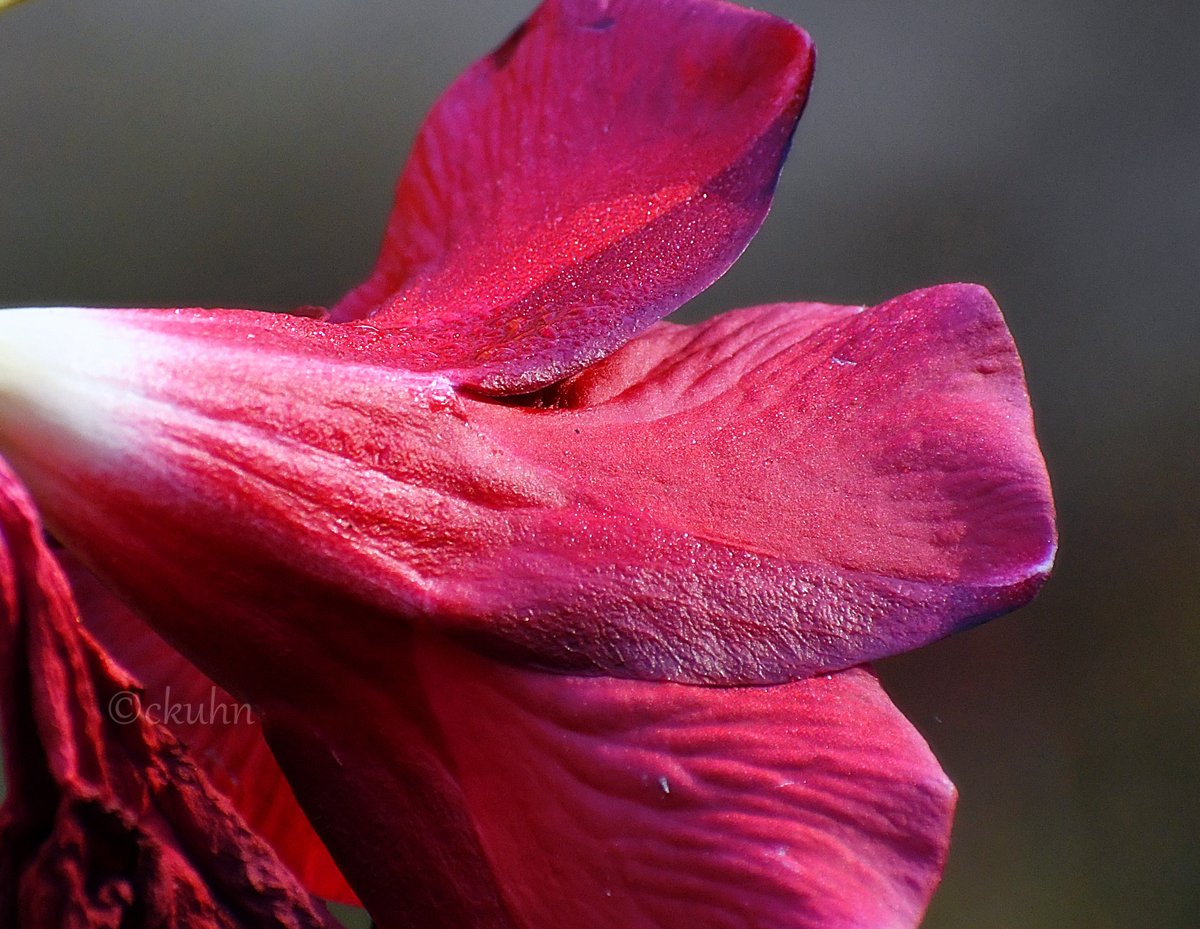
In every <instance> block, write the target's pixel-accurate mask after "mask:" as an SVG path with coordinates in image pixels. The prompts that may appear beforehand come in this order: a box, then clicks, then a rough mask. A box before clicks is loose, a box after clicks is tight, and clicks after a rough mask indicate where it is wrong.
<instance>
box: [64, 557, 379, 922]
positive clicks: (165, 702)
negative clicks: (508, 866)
mask: <svg viewBox="0 0 1200 929" xmlns="http://www.w3.org/2000/svg"><path fill="white" fill-rule="evenodd" d="M58 560H59V562H60V564H61V565H62V567H63V569H64V570H65V572H66V574H67V577H68V578H69V580H70V582H71V589H72V592H73V593H74V595H75V601H76V603H77V604H78V607H79V615H80V618H81V620H82V621H83V625H84V628H86V629H87V630H88V632H89V633H91V634H92V635H93V636H94V637H95V638H96V640H97V642H98V644H99V645H100V646H101V647H102V648H103V649H104V650H105V651H106V652H107V653H108V655H109V657H111V658H113V659H114V660H115V661H116V662H117V663H118V664H120V665H121V667H122V668H124V669H125V670H126V671H128V672H129V673H130V674H131V675H132V676H133V677H135V678H137V680H138V682H139V684H140V685H141V687H142V691H141V694H140V698H139V705H140V707H141V710H142V712H146V713H150V715H151V716H152V717H154V721H156V722H160V723H162V725H163V726H165V727H166V728H167V729H169V730H170V731H171V734H172V735H174V736H175V737H176V738H177V739H179V741H180V742H182V743H183V745H184V746H185V747H186V749H187V751H188V754H189V755H190V757H191V758H192V760H193V761H194V762H195V763H196V764H197V765H198V766H199V767H200V768H201V769H202V770H203V771H204V773H205V774H206V775H207V776H208V778H209V780H210V781H211V782H212V784H213V786H214V787H216V788H217V789H218V790H220V791H221V792H222V793H223V794H224V795H225V796H226V797H228V798H229V799H230V800H231V801H232V802H233V805H234V807H235V808H236V809H237V811H238V813H239V814H241V817H242V819H244V820H245V821H246V823H247V825H249V826H250V828H251V829H253V830H254V831H255V832H256V833H257V834H258V835H259V836H260V837H261V838H263V839H265V840H266V841H267V842H268V843H269V844H270V846H271V847H272V848H273V849H274V850H275V853H276V854H277V855H278V856H279V858H280V860H281V861H282V862H283V863H284V864H285V865H287V867H288V869H289V870H291V872H292V873H293V874H295V875H296V876H297V877H298V878H300V880H301V881H303V882H304V885H305V886H306V887H307V888H308V889H309V890H310V891H311V892H312V893H314V894H316V895H317V896H319V897H324V898H325V899H327V900H336V901H337V902H339V903H346V904H351V905H354V904H357V903H358V899H357V898H356V897H355V896H354V892H353V891H352V890H350V887H349V886H348V885H347V884H346V879H345V878H344V877H342V875H341V872H340V871H338V869H337V865H335V864H334V862H333V859H332V858H330V857H329V852H328V850H327V849H326V848H325V846H324V844H323V843H322V842H321V840H320V839H319V838H318V837H317V834H316V833H315V832H314V831H313V828H312V825H311V824H310V823H309V822H308V819H307V817H306V816H305V815H304V812H303V811H302V810H301V809H300V806H299V804H297V803H296V797H295V795H294V794H293V793H292V789H291V787H290V786H289V785H288V783H287V780H286V779H285V778H284V776H283V772H282V771H280V770H279V765H278V764H277V763H276V761H275V758H274V756H272V754H271V750H270V749H269V748H268V747H267V743H266V740H265V739H264V738H263V734H262V721H261V720H260V719H259V717H258V715H257V714H256V713H254V712H253V710H252V709H251V708H250V707H249V706H248V705H246V704H244V703H239V702H237V701H236V700H234V698H233V697H232V696H230V695H229V694H228V693H227V692H226V691H225V690H223V689H222V688H220V687H218V686H217V685H216V684H215V683H214V682H213V681H212V680H211V679H210V678H208V677H206V676H205V675H204V674H203V673H201V671H200V670H199V669H198V668H197V667H196V666H195V665H193V664H192V663H191V662H190V661H188V660H187V659H186V658H184V657H183V655H181V654H180V653H179V652H177V651H175V649H173V648H171V646H170V645H168V644H167V643H166V642H165V641H163V639H162V637H161V636H159V635H158V633H156V632H155V631H154V630H153V629H151V628H150V627H149V626H148V625H146V623H145V622H144V621H143V620H142V619H141V618H140V617H138V616H137V615H136V614H135V613H134V612H133V611H132V610H131V609H129V607H127V606H126V605H125V604H124V603H122V602H121V601H120V600H118V599H117V598H116V597H115V596H113V594H112V593H110V592H109V591H108V590H107V589H106V588H105V587H104V586H103V585H102V584H101V583H100V582H99V580H97V579H96V577H95V576H94V575H93V574H92V573H91V572H90V571H88V570H87V569H86V568H84V567H83V565H82V564H80V563H79V561H78V560H77V559H76V558H74V556H72V555H71V554H70V553H69V552H66V551H63V552H60V553H58Z"/></svg>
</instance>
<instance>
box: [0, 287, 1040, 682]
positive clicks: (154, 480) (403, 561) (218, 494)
mask: <svg viewBox="0 0 1200 929" xmlns="http://www.w3.org/2000/svg"><path fill="white" fill-rule="evenodd" d="M392 348H393V344H392V342H391V339H390V336H389V335H388V334H387V333H385V332H367V331H364V330H363V329H361V328H359V327H353V326H344V325H338V324H332V323H326V322H321V321H317V320H311V319H298V318H289V317H276V316H267V315H265V314H256V313H252V312H244V311H182V310H180V311H174V312H155V311H87V310H48V311H47V310H24V311H9V312H7V313H4V314H0V447H3V448H4V449H5V452H6V454H8V455H9V456H10V460H12V461H13V462H14V463H15V464H16V465H17V467H18V468H19V469H20V470H21V473H22V475H23V476H24V477H25V478H26V480H27V481H28V482H29V484H30V486H31V488H32V489H33V491H34V493H35V496H37V498H38V499H39V502H40V503H41V505H42V507H43V509H44V512H45V513H46V514H47V519H48V521H49V522H50V523H51V524H52V525H53V527H54V529H55V532H56V534H57V535H58V536H59V537H60V538H62V539H63V540H64V541H66V542H68V543H69V544H70V545H72V546H73V547H74V548H75V549H76V550H77V551H78V552H80V553H81V554H82V555H83V556H84V557H85V559H86V560H87V561H88V562H89V565H90V566H91V567H92V568H94V569H95V570H96V571H97V572H98V573H99V574H100V575H101V576H103V577H105V578H106V579H107V581H108V582H109V583H110V584H111V585H113V586H114V588H115V589H118V590H121V591H122V592H123V594H125V595H128V597H129V598H130V600H131V602H133V603H135V604H136V605H137V606H138V609H139V611H140V612H141V613H142V615H145V616H147V617H148V618H149V619H150V620H151V621H152V622H154V623H155V625H156V627H157V628H159V629H160V630H162V631H163V632H164V634H166V635H167V637H168V638H169V639H170V640H171V641H172V643H173V644H174V645H175V646H176V647H179V648H181V649H182V650H183V651H184V652H185V653H186V654H187V655H188V656H189V657H190V658H192V659H194V660H195V661H196V662H197V663H198V664H199V665H200V667H201V668H202V669H203V670H204V671H205V672H206V673H207V674H209V676H211V677H214V678H215V679H217V680H218V681H220V682H221V683H222V684H224V685H226V686H227V687H229V688H230V689H231V690H233V691H234V692H235V693H238V695H239V696H240V697H242V698H243V699H245V698H251V699H257V696H256V694H257V693H258V692H259V691H261V692H262V695H263V697H264V698H265V697H266V696H267V695H268V694H273V695H275V696H277V697H280V698H281V699H289V698H288V697H283V696H282V693H283V691H285V690H286V691H294V690H297V689H298V687H297V681H300V682H301V683H302V682H303V680H305V679H307V678H298V677H297V669H306V670H315V669H319V668H330V669H337V670H339V671H340V670H352V671H353V673H356V674H360V675H367V676H368V677H369V676H372V675H389V674H390V673H391V671H390V666H389V649H388V647H387V645H386V644H383V645H381V643H388V642H390V641H391V640H392V639H393V637H394V636H395V635H396V631H397V629H399V628H401V627H411V628H416V629H420V628H431V627H432V628H439V629H441V630H443V631H445V632H448V633H450V634H452V635H454V636H456V637H458V638H459V639H461V640H465V641H470V642H472V643H474V644H476V645H477V646H480V647H482V648H485V649H487V650H489V651H491V652H493V653H495V654H503V655H507V656H509V657H512V658H519V659H520V660H522V661H524V662H533V663H535V664H541V665H544V666H547V667H551V668H557V669H560V670H573V671H580V672H588V673H594V672H606V673H614V674H618V675H623V676H633V677H651V678H667V679H675V680H692V681H709V682H733V683H763V682H776V681H782V680H787V679H791V678H795V677H798V676H803V675H806V674H810V673H813V672H818V671H826V670H834V669H838V668H843V667H848V666H851V665H854V664H857V663H860V662H862V661H865V660H869V659H871V658H875V657H879V656H882V655H887V654H892V653H895V652H898V651H903V650H905V649H908V648H912V647H915V646H917V645H919V644H922V643H924V642H927V641H930V640H931V639H934V638H937V637H939V636H942V635H945V634H946V633H948V632H951V631H953V630H955V629H958V628H962V627H963V626H965V625H969V624H971V623H974V622H977V621H980V620H982V619H984V618H987V617H989V616H992V615H995V614H997V613H999V612H1003V611H1005V610H1007V609H1011V608H1013V607H1015V606H1017V605H1020V604H1021V603H1023V602H1024V601H1025V600H1027V599H1028V598H1029V597H1031V596H1032V595H1033V593H1034V592H1035V591H1036V589H1037V588H1038V586H1039V585H1040V583H1041V581H1042V580H1043V579H1044V578H1045V576H1046V573H1047V571H1048V570H1049V566H1050V561H1051V559H1052V556H1053V551H1054V526H1053V506H1052V502H1051V499H1050V491H1049V484H1048V481H1047V478H1046V472H1045V467H1044V465H1043V463H1042V460H1041V456H1040V454H1039V452H1038V448H1037V444H1036V440H1035V438H1034V435H1033V430H1032V424H1031V418H1030V412H1029V405H1028V400H1027V397H1026V394H1025V387H1024V382H1023V377H1022V372H1021V367H1020V361H1019V359H1018V358H1017V355H1016V351H1015V349H1014V347H1013V344H1012V340H1011V338H1010V337H1009V335H1008V332H1007V330H1006V329H1005V327H1004V323H1003V320H1002V318H1001V316H1000V314H999V311H998V310H997V308H996V306H995V304H994V303H993V302H992V300H991V298H990V297H989V296H988V295H987V293H986V291H983V290H982V289H980V288H976V287H971V286H966V285H947V286H945V287H939V288H933V289H931V290H926V291H918V292H916V293H914V294H910V295H907V296H905V297H901V298H897V299H896V300H893V301H889V302H888V303H885V304H882V305H880V306H878V307H875V308H873V309H870V310H862V309H861V308H836V307H828V306H824V305H820V306H813V305H809V304H800V305H780V306H773V307H765V308H756V309H752V310H746V311H742V312H740V313H737V314H732V315H730V316H727V317H722V318H719V319H717V320H714V321H712V322H710V323H707V324H704V325H702V326H698V327H694V328H679V327H671V326H663V327H660V328H659V329H657V330H655V331H654V332H653V333H651V334H649V335H647V336H646V337H644V338H643V339H639V340H637V341H635V342H634V343H632V344H631V345H629V346H628V347H627V348H626V349H624V350H623V351H622V352H619V353H618V354H617V355H615V356H613V357H612V359H611V360H610V361H608V362H606V363H604V364H602V365H600V366H597V367H595V368H593V369H589V371H588V372H587V373H586V374H584V375H583V376H581V377H580V378H578V379H576V380H574V381H571V382H568V383H567V384H565V385H562V386H561V387H558V388H555V389H553V390H551V391H547V392H545V393H544V394H543V395H542V396H540V397H539V398H536V399H538V400H539V401H540V402H541V403H543V404H544V405H543V406H542V407H535V406H515V405H510V404H500V403H495V402H489V401H485V400H482V399H478V398H473V397H471V396H469V395H464V394H460V393H458V392H456V391H455V390H454V389H453V387H452V385H451V384H450V383H449V382H448V381H447V380H446V379H445V378H444V377H441V376H440V375H421V374H417V373H413V372H405V371H402V370H397V369H396V367H395V365H394V364H393V360H392V357H391V351H392ZM351 615H353V616H355V617H357V621H356V622H354V623H347V622H344V621H340V620H339V619H338V617H343V616H351ZM225 635H232V636H236V641H238V643H239V645H240V647H239V648H238V649H236V650H234V649H229V648H225V647H224V641H225V640H224V636H225ZM309 676H310V677H311V675H309ZM296 698H297V699H303V700H310V699H312V697H311V696H310V695H308V694H307V692H305V693H303V694H297V695H296Z"/></svg>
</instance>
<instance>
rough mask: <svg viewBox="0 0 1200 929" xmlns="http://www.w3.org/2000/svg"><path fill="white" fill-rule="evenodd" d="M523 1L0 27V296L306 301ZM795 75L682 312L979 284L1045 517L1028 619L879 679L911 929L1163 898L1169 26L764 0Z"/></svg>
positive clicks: (1170, 734) (1189, 422)
mask: <svg viewBox="0 0 1200 929" xmlns="http://www.w3.org/2000/svg"><path fill="white" fill-rule="evenodd" d="M531 5H532V4H531V3H529V2H524V0H506V2H489V3H478V2H469V0H419V2H418V0H413V2H399V0H397V2H386V3H385V2H374V3H369V2H337V3H335V2H323V3H322V2H315V0H288V2H278V0H271V2H268V0H257V2H245V0H238V2H233V0H206V2H198V0H186V2H184V0H158V2H153V3H149V2H146V0H136V2H135V0H31V2H29V3H27V4H26V5H24V6H21V7H18V8H16V9H15V10H13V11H10V12H9V13H7V14H5V15H3V16H0V306H3V305H21V304H53V303H69V304H70V303H82V304H125V305H137V304H151V305H196V304H209V305H239V306H265V307H285V306H289V305H293V304H299V303H327V302H329V301H332V300H333V299H335V298H336V297H337V296H338V295H339V294H340V293H341V292H342V291H343V290H345V289H346V288H347V287H348V286H350V285H351V284H352V283H354V282H356V281H357V280H359V279H360V278H362V277H363V276H364V275H365V274H366V273H367V271H368V269H369V267H370V266H371V264H372V261H373V258H374V255H375V250H376V245H377V242H378V238H379V235H380V231H381V229H382V225H383V221H384V217H385V215H386V212H387V209H388V205H389V201H390V192H391V187H392V183H393V180H394V177H395V175H396V173H397V171H398V168H399V166H400V164H401V162H402V160H403V158H404V155H405V152H406V150H407V147H408V145H409V142H410V141H411V139H412V136H413V134H414V132H415V130H416V128H417V125H418V123H419V121H420V119H421V117H422V114H423V113H424V111H425V110H426V108H427V107H428V106H429V105H430V104H431V103H432V101H433V100H434V98H435V96H436V95H437V94H438V92H439V91H440V90H441V89H442V88H443V87H444V86H445V85H446V84H447V83H448V82H449V81H450V79H451V78H452V77H453V76H454V74H455V73H456V72H457V71H459V70H460V69H461V68H462V67H463V66H464V65H465V64H466V63H468V62H469V61H470V60H472V59H473V58H475V57H476V56H478V55H479V54H481V53H483V52H485V51H487V50H488V49H490V48H491V47H492V46H493V45H495V44H496V43H498V42H499V40H500V39H502V38H503V37H504V36H505V35H506V34H507V33H508V31H509V30H510V29H511V28H512V27H513V26H514V25H515V24H516V23H517V22H518V21H519V20H520V19H522V18H523V17H524V15H525V14H526V13H527V12H528V10H529V9H530V7H531ZM760 5H761V6H763V7H766V8H769V9H772V10H774V11H776V12H779V13H781V14H783V15H785V16H787V17H788V18H790V19H793V20H795V21H796V22H799V23H800V24H802V25H804V26H805V27H806V28H808V30H809V31H810V32H811V33H812V35H813V36H814V38H815V39H816V42H817V45H818V48H819V51H820V56H819V65H818V74H817V81H816V85H815V89H814V95H813V98H812V101H811V104H810V106H809V109H808V113H807V115H806V116H805V118H804V120H803V122H802V123H801V129H800V132H799V135H798V136H797V140H796V145H795V148H794V149H793V153H792V156H791V159H790V161H789V164H788V167H787V169H786V171H785V173H784V177H783V181H782V184H781V186H780V191H779V196H778V199H777V201H776V205H775V209H774V212H773V214H772V215H771V217H770V218H769V219H768V221H767V224H766V226H765V228H764V229H763V232H762V233H761V234H760V236H759V237H758V238H757V239H756V240H755V242H754V243H753V245H752V246H751V247H750V250H749V251H748V252H747V253H746V255H745V257H744V258H743V259H742V261H741V262H740V263H739V264H738V265H737V266H736V268H735V269H734V270H733V271H732V272H730V273H729V274H728V275H727V276H726V277H725V279H724V280H722V281H721V282H720V283H719V284H718V285H717V286H715V287H713V288H712V290H711V291H709V292H708V293H707V294H705V295H704V296H703V297H702V298H701V299H699V300H697V301H696V302H695V303H694V304H692V305H691V306H690V307H689V308H687V309H686V310H685V311H684V314H683V315H684V316H685V317H686V318H689V319H694V318H697V317H699V316H702V315H705V314H708V313H710V312H714V311H717V310H719V309H725V308H730V307H733V306H739V305H745V304H751V303H756V302H762V301H773V300H781V299H800V298H815V299H826V300H831V301H840V302H853V303H861V302H868V303H869V302H874V301H878V300H881V299H883V298H885V297H888V296H891V295H893V294H896V293H899V292H902V291H906V290H910V289H912V288H915V287H918V286H923V285H927V284H931V283H935V282H940V281H947V280H973V281H979V282H982V283H985V284H987V285H988V286H989V287H991V288H992V290H993V292H994V293H995V295H996V297H997V299H998V300H999V302H1000V304H1001V306H1002V307H1003V308H1004V309H1005V312H1006V314H1007V316H1008V320H1009V323H1010V325H1011V328H1012V330H1013V332H1014V334H1015V336H1016V338H1017V342H1018V344H1019V345H1020V347H1021V350H1022V354H1023V356H1024V358H1025V361H1026V365H1027V368H1028V375H1029V382H1030V387H1031V391H1032V394H1033V397H1034V404H1035V407H1036V411H1037V415H1038V426H1039V431H1040V434H1041V437H1042V440H1043V447H1044V449H1045V452H1046V456H1047V459H1048V460H1049V464H1050V470H1051V473H1052V476H1053V479H1054V483H1055V487H1056V491H1057V497H1058V503H1059V508H1060V514H1061V529H1062V547H1061V554H1060V558H1059V564H1058V569H1057V571H1056V574H1055V576H1054V578H1053V579H1052V581H1051V582H1050V584H1049V585H1048V586H1047V588H1046V590H1045V592H1044V594H1043V595H1042V597H1041V598H1040V600H1039V601H1038V602H1037V603H1036V604H1035V605H1034V606H1032V607H1030V608H1028V609H1026V610H1025V611H1024V612H1022V613H1020V614H1018V615H1014V616H1010V617H1007V618H1004V619H1002V620H998V621H997V622H995V623H993V624H991V625H990V626H987V627H985V628H983V629H980V630H977V631H974V632H971V633H968V634H965V635H962V636H959V637H957V638H955V639H952V640H950V641H947V642H944V643H941V644H939V645H937V646H935V647H932V648H929V649H927V650H925V651H923V652H921V653H919V654H916V655H912V656H907V657H905V658H902V659H898V660H893V661H891V662H888V663H886V664H885V666H884V668H883V673H884V677H885V680H886V681H887V683H888V684H889V687H890V689H891V691H892V693H893V694H894V696H895V697H896V699H897V701H898V702H899V703H900V705H901V706H902V707H903V708H904V709H905V710H906V711H907V712H908V713H909V715H910V716H911V718H912V719H913V721H914V722H915V723H916V724H917V725H918V726H919V727H920V728H921V730H922V731H923V732H924V733H925V735H926V736H927V737H928V738H929V740H930V741H931V743H932V744H933V746H934V748H935V749H936V751H937V753H938V755H939V756H940V757H941V759H942V761H943V763H944V765H945V767H946V768H947V770H948V771H949V772H950V774H951V775H952V777H953V778H954V779H955V781H956V782H957V783H958V786H959V788H960V791H961V794H962V800H961V805H960V813H959V818H958V823H957V827H956V841H955V844H954V847H953V850H952V854H951V861H950V865H949V869H948V871H947V874H946V880H945V883H944V885H943V889H942V891H941V892H940V894H939V896H938V897H937V899H936V900H935V902H934V905H933V908H932V911H931V913H930V916H929V919H928V922H927V925H928V926H929V927H931V929H947V927H962V926H968V927H971V929H1014V927H1020V929H1042V927H1045V929H1072V927H1086V929H1107V927H1141V926H1147V927H1157V929H1172V927H1180V929H1184V927H1187V929H1191V927H1194V926H1195V925H1196V919H1197V915H1196V914H1197V913H1200V838H1198V837H1200V800H1198V795H1200V579H1198V578H1200V361H1198V359H1197V352H1198V349H1200V325H1198V323H1197V312H1196V284H1197V280H1196V277H1197V275H1196V271H1197V267H1198V261H1197V259H1198V258H1200V167H1198V166H1200V63H1198V54H1197V49H1198V47H1200V4H1196V3H1194V2H1193V3H1184V2H1174V3H1171V2H1164V3H1157V4H1148V5H1146V4H1139V3H1133V2H1126V3H1118V2H1104V0H959V2H955V3H949V2H938V3H933V2H907V3H883V2H866V0H824V2H818V0H775V2H766V0H764V2H762V3H761V4H760Z"/></svg>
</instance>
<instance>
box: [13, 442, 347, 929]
mask: <svg viewBox="0 0 1200 929" xmlns="http://www.w3.org/2000/svg"><path fill="white" fill-rule="evenodd" d="M0 533H2V534H3V545H2V546H0V682H2V685H0V686H2V687H3V690H0V710H2V712H3V717H2V718H3V735H4V754H5V759H6V762H7V771H8V781H9V783H8V796H7V797H6V799H5V802H4V806H3V809H2V811H0V923H2V924H3V925H6V926H27V927H31V929H32V927H37V929H55V927H62V929H67V927H70V929H100V927H110V929H118V927H120V929H139V927H147V929H149V927H163V926H186V927H188V929H264V927H267V926H271V927H285V929H300V927H303V929H318V927H324V929H334V926H335V925H336V924H335V923H334V921H333V920H332V919H331V918H330V917H329V916H328V914H327V913H326V912H325V911H324V908H323V907H322V906H321V904H320V903H318V902H317V901H316V900H315V899H314V898H312V897H311V896H309V894H308V892H307V891H306V890H305V889H304V888H303V886H302V885H300V883H299V882H298V881H297V880H296V878H295V877H293V876H292V874H291V873H290V872H289V871H288V870H287V869H286V868H285V867H284V866H283V865H281V864H280V863H279V861H278V860H277V859H276V858H275V855H274V853H273V852H272V851H271V849H270V847H269V846H268V845H267V844H266V843H265V842H263V841H262V840H261V839H260V838H258V836H256V835H255V834H254V833H253V832H252V831H250V829H249V828H248V827H247V826H246V825H245V823H244V822H243V821H242V820H241V819H240V818H239V817H238V815H237V813H236V812H235V811H234V810H233V808H232V807H231V806H230V805H229V803H228V801H227V800H226V799H225V798H224V797H222V796H221V795H220V794H219V793H218V792H217V791H216V790H214V789H213V787H212V786H211V785H210V784H209V782H208V781H207V779H206V778H205V777H204V775H203V774H202V773H201V772H200V771H199V769H197V768H196V767H195V766H194V765H193V764H192V762H191V761H190V760H189V759H188V757H187V755H186V753H185V752H184V751H183V750H182V748H181V747H180V745H179V743H178V742H177V741H176V740H175V739H174V738H173V737H172V736H171V735H170V733H168V732H167V731H166V730H165V729H163V728H162V727H160V726H156V725H154V724H152V723H150V722H148V721H147V720H146V719H145V718H144V717H138V716H131V715H130V710H131V708H132V707H133V705H134V704H133V703H132V702H131V701H132V698H133V697H134V694H135V693H136V690H137V684H136V682H135V681H133V680H132V679H131V678H129V677H128V676H127V675H125V674H124V673H123V672H122V671H121V670H120V669H119V668H117V667H116V666H115V665H114V664H113V663H112V662H111V661H110V660H109V659H108V657H107V656H106V655H105V654H104V652H103V651H102V650H101V649H100V648H99V647H98V646H97V645H96V644H95V642H94V641H93V640H92V639H91V638H90V637H89V636H88V635H87V633H85V632H83V631H82V630H81V629H80V627H79V625H78V619H77V617H76V613H75V605H74V603H73V602H72V599H71V591H70V587H69V585H68V583H67V581H66V578H65V577H64V576H63V574H62V571H61V570H60V569H59V567H58V565H57V564H56V563H55V561H54V559H53V556H52V555H51V554H50V553H49V551H48V550H47V548H46V546H45V544H44V542H43V540H42V536H41V530H40V527H39V525H38V522H37V518H36V516H35V514H34V512H33V508H32V505H31V504H30V503H29V501H28V499H27V497H26V496H25V492H24V490H23V489H22V488H21V487H20V485H19V484H17V482H16V480H15V478H13V477H12V475H11V474H10V472H8V470H7V469H6V468H4V467H3V466H0Z"/></svg>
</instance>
